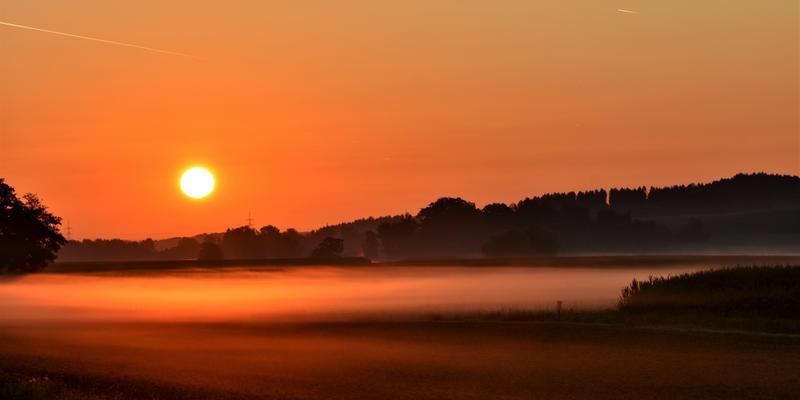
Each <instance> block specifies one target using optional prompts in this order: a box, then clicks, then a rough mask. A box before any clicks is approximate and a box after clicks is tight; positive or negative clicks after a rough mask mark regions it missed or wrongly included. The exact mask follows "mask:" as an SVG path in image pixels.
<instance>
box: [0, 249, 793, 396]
mask: <svg viewBox="0 0 800 400" xmlns="http://www.w3.org/2000/svg"><path fill="white" fill-rule="evenodd" d="M588 260H589V259H588V258H581V259H566V260H562V261H563V262H565V264H562V265H564V266H574V265H581V264H582V263H585V262H589V261H588ZM603 260H605V261H606V262H605V263H604V262H603ZM620 260H622V262H623V263H624V262H632V260H636V261H637V262H639V263H643V264H642V265H648V263H649V265H651V266H658V265H662V263H664V262H665V261H664V259H663V258H650V257H630V258H626V259H621V258H619V257H617V258H611V257H610V258H593V259H592V260H591V262H592V263H595V265H597V266H598V267H603V266H604V265H614V263H619V262H620ZM671 260H673V262H675V261H674V260H675V259H671ZM703 260H705V261H709V260H714V262H724V261H725V260H727V259H710V258H708V257H696V258H695V257H692V258H682V259H681V262H687V261H690V262H702V261H703ZM745 260H752V258H745V259H742V258H739V259H737V261H738V263H742V262H743V261H745ZM774 260H775V258H766V259H760V261H762V262H768V261H774ZM543 262H544V261H543ZM629 265H630V264H629ZM635 265H640V264H635ZM122 270H123V271H124V270H125V269H122ZM78 271H79V270H75V271H72V272H78ZM798 282H800V267H747V268H737V269H718V270H711V271H701V272H694V273H689V274H681V275H677V276H672V277H653V278H650V279H647V280H644V281H636V282H634V283H632V284H631V285H630V286H628V287H627V288H620V289H621V292H620V294H621V297H620V306H619V308H618V309H608V310H603V311H576V310H571V309H562V310H561V312H555V311H554V310H549V311H541V310H540V311H531V310H526V309H504V310H497V311H488V312H487V311H482V312H473V313H468V312H467V313H465V312H454V313H451V314H448V313H441V312H439V313H435V314H433V313H432V314H429V315H424V316H418V317H409V316H405V317H399V316H394V317H392V316H386V317H384V318H378V319H373V320H371V321H367V320H361V321H359V320H349V321H339V322H331V321H328V322H297V321H295V322H283V323H279V322H274V321H273V322H265V321H260V322H259V321H256V320H239V321H229V322H216V323H210V322H206V323H200V322H195V323H189V322H186V323H168V322H137V323H133V322H116V323H111V322H103V321H77V320H74V321H70V320H57V319H44V320H38V321H33V320H29V321H25V320H16V321H15V320H3V319H2V318H0V326H2V329H0V399H4V400H5V399H10V400H17V399H20V400H21V399H42V400H45V399H67V400H76V399H114V400H128V399H167V400H170V399H175V400H183V399H234V400H235V399H241V400H249V399H320V398H324V399H532V398H535V399H584V398H591V399H600V400H602V399H620V398H635V399H670V400H671V399H699V398H700V399H730V398H736V399H786V398H793V397H794V396H795V395H796V393H798V392H800V373H798V372H797V371H800V315H798V313H797V311H798V308H797V304H798V303H797V301H798V300H797V299H798V298H800V293H798Z"/></svg>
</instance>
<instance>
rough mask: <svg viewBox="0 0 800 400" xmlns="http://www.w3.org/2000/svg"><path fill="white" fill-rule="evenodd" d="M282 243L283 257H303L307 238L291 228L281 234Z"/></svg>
mask: <svg viewBox="0 0 800 400" xmlns="http://www.w3.org/2000/svg"><path fill="white" fill-rule="evenodd" d="M281 241H282V242H283V249H282V256H283V257H302V256H303V242H304V241H305V236H303V235H302V234H300V232H297V231H296V230H295V229H293V228H289V229H287V230H286V231H285V232H283V233H282V234H281ZM306 254H308V253H306Z"/></svg>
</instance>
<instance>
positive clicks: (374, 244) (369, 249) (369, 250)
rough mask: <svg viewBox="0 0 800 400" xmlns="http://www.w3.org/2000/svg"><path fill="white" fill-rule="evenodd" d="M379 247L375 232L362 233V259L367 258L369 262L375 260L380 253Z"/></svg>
mask: <svg viewBox="0 0 800 400" xmlns="http://www.w3.org/2000/svg"><path fill="white" fill-rule="evenodd" d="M380 247H381V244H380V242H379V241H378V236H377V235H375V232H373V231H367V232H366V233H364V241H363V242H361V250H362V252H363V253H364V257H367V258H369V259H370V260H375V259H377V258H378V256H379V253H380Z"/></svg>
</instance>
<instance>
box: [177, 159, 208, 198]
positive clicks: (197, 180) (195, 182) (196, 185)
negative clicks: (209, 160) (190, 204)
mask: <svg viewBox="0 0 800 400" xmlns="http://www.w3.org/2000/svg"><path fill="white" fill-rule="evenodd" d="M181 190H182V191H183V193H185V194H186V195H187V196H189V197H191V198H194V199H201V198H203V197H206V196H208V194H209V193H211V191H213V190H214V175H211V172H209V170H207V169H205V168H202V167H194V168H189V169H187V170H186V172H184V173H183V175H181Z"/></svg>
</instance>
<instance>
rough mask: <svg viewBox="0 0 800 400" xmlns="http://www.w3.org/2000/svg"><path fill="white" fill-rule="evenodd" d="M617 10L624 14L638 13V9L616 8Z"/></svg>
mask: <svg viewBox="0 0 800 400" xmlns="http://www.w3.org/2000/svg"><path fill="white" fill-rule="evenodd" d="M617 11H619V12H621V13H625V14H639V12H638V11H633V10H626V9H624V8H618V9H617Z"/></svg>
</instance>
